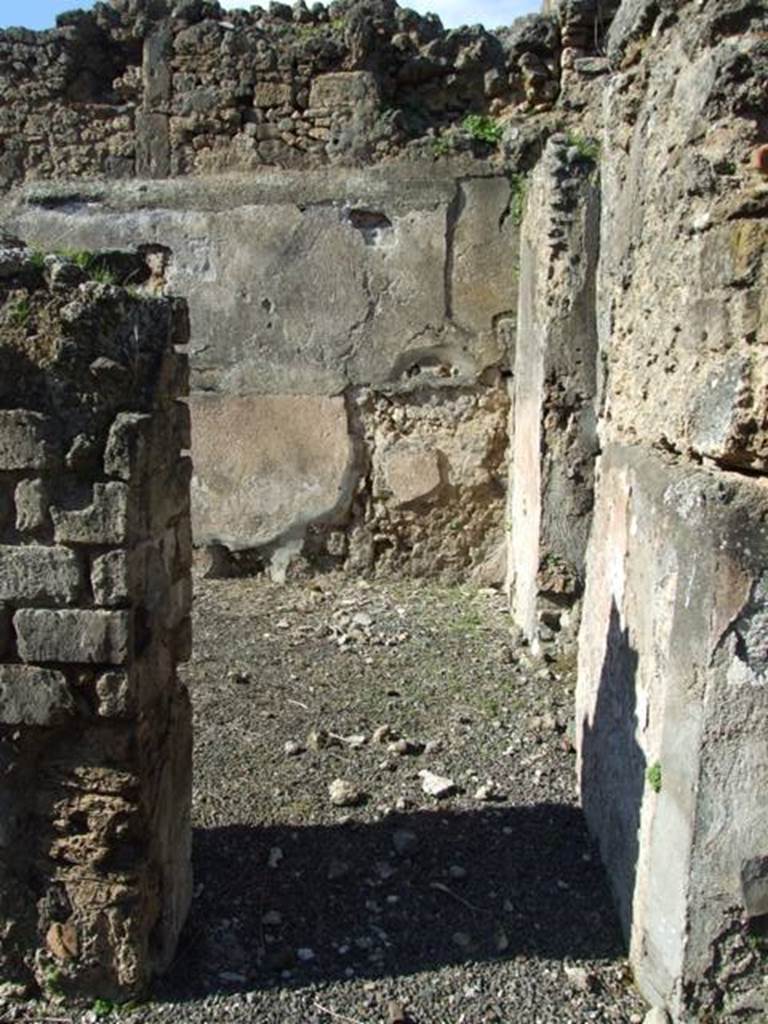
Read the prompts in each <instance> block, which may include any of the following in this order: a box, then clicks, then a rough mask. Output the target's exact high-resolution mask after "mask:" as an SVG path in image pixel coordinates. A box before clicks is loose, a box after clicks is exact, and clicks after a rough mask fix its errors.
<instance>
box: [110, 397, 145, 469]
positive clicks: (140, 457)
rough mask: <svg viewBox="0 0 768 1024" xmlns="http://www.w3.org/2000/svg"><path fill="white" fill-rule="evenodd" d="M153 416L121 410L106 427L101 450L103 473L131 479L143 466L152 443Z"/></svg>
mask: <svg viewBox="0 0 768 1024" xmlns="http://www.w3.org/2000/svg"><path fill="white" fill-rule="evenodd" d="M152 420H153V417H152V416H150V415H148V414H147V413H138V412H121V413H119V414H118V415H117V416H116V417H115V421H114V423H113V424H112V426H111V427H110V428H109V435H108V437H107V444H106V448H105V449H104V472H105V473H106V474H107V476H113V477H117V478H118V479H119V480H126V481H127V480H130V479H131V477H132V476H133V475H134V473H136V472H137V471H138V470H139V467H141V466H144V465H145V460H146V458H147V457H148V451H149V447H150V445H151V435H152Z"/></svg>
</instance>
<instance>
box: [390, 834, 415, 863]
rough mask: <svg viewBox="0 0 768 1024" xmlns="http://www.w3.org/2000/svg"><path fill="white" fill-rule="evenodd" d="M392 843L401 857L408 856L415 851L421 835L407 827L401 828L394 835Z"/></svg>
mask: <svg viewBox="0 0 768 1024" xmlns="http://www.w3.org/2000/svg"><path fill="white" fill-rule="evenodd" d="M392 845H393V846H394V848H395V849H396V850H397V852H398V853H399V854H400V856H401V857H407V856H410V855H411V854H412V853H414V852H415V850H416V847H417V846H418V845H419V837H418V836H417V835H416V833H415V832H411V831H410V830H409V829H407V828H399V829H398V830H397V831H396V832H395V833H394V834H393V836H392Z"/></svg>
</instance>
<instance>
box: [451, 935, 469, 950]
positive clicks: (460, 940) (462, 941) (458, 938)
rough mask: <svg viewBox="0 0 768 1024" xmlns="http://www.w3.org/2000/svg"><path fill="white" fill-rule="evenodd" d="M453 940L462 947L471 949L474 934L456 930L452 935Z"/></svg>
mask: <svg viewBox="0 0 768 1024" xmlns="http://www.w3.org/2000/svg"><path fill="white" fill-rule="evenodd" d="M451 941H452V942H453V944H454V945H455V946H458V947H459V948H460V949H469V947H470V946H471V945H472V936H471V935H468V934H467V932H454V933H453V935H452V936H451Z"/></svg>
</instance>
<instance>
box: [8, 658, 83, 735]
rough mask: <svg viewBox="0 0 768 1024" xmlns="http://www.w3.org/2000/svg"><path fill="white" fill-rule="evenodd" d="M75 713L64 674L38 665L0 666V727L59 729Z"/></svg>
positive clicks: (72, 699)
mask: <svg viewBox="0 0 768 1024" xmlns="http://www.w3.org/2000/svg"><path fill="white" fill-rule="evenodd" d="M75 712H76V706H75V701H74V698H73V696H72V694H71V692H70V690H69V687H68V686H67V680H66V678H65V677H64V675H63V674H62V673H61V672H55V671H52V670H51V669H46V668H38V667H37V666H36V665H34V666H33V665H0V725H17V726H18V725H37V726H52V725H59V724H60V723H61V722H63V721H66V719H67V718H70V717H72V715H74V714H75Z"/></svg>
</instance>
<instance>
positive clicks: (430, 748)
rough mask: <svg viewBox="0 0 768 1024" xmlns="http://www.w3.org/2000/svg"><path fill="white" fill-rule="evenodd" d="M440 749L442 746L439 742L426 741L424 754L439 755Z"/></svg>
mask: <svg viewBox="0 0 768 1024" xmlns="http://www.w3.org/2000/svg"><path fill="white" fill-rule="evenodd" d="M442 749H443V744H442V741H441V740H427V742H426V743H425V744H424V753H425V754H439V753H440V752H441V750H442Z"/></svg>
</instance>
